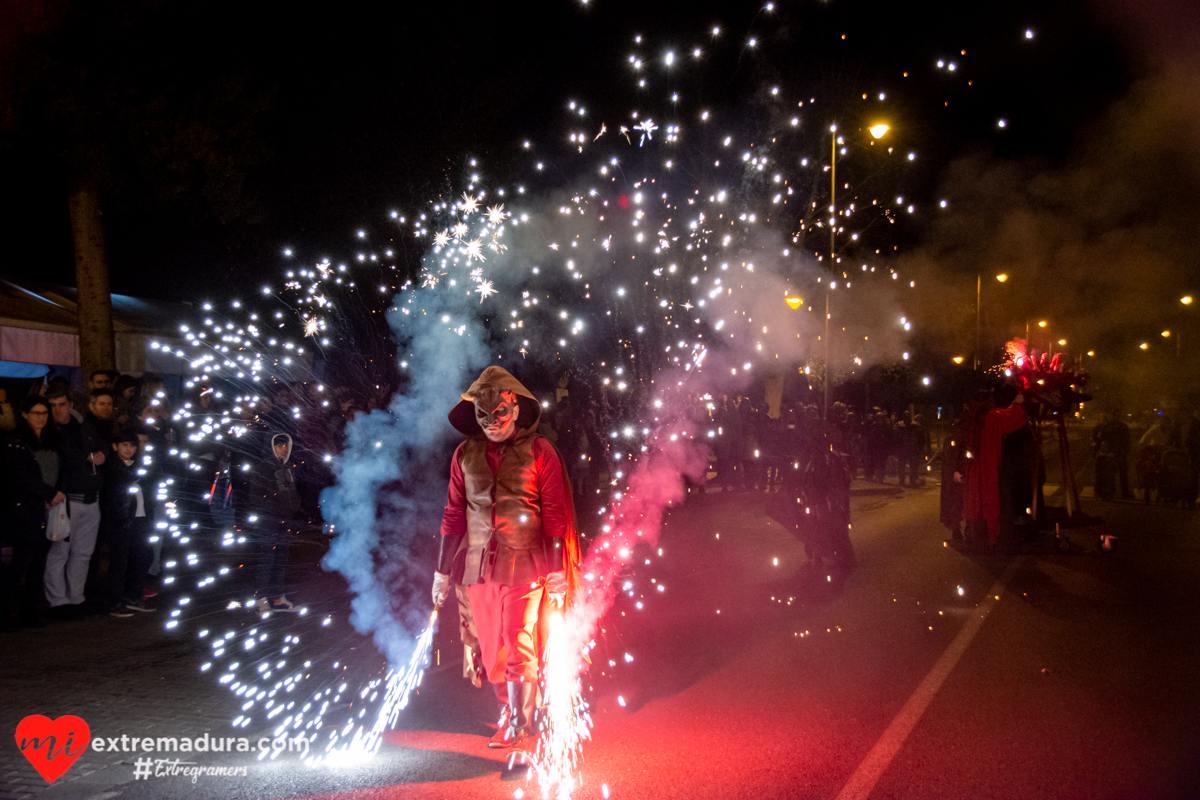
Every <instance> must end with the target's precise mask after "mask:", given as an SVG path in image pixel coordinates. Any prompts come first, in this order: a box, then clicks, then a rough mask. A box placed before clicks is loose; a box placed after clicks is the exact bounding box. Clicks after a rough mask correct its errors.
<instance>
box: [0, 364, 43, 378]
mask: <svg viewBox="0 0 1200 800" xmlns="http://www.w3.org/2000/svg"><path fill="white" fill-rule="evenodd" d="M49 371H50V367H48V366H46V365H45V364H23V363H21V362H20V361H0V378H41V377H43V376H44V375H45V374H46V373H47V372H49Z"/></svg>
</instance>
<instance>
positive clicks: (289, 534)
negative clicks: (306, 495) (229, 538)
mask: <svg viewBox="0 0 1200 800" xmlns="http://www.w3.org/2000/svg"><path fill="white" fill-rule="evenodd" d="M291 459H292V437H291V436H290V435H288V434H286V433H276V434H274V435H272V436H271V438H270V444H269V449H268V452H267V453H266V455H265V456H264V457H263V458H261V459H259V461H258V462H257V463H256V464H254V466H253V468H252V470H251V474H250V480H249V482H248V486H247V498H246V499H247V518H246V522H247V524H248V527H249V529H251V530H253V531H254V534H253V540H254V542H255V543H256V545H257V550H258V568H257V570H256V575H255V587H256V589H257V594H258V609H259V611H262V612H266V611H288V612H296V611H298V610H299V609H298V608H297V606H296V605H295V604H294V603H293V602H292V601H291V600H289V599H288V598H287V596H286V595H285V594H284V578H285V573H286V570H287V562H288V556H289V555H290V554H291V550H292V540H293V539H294V538H295V536H296V527H297V525H296V516H297V514H298V513H299V512H300V492H299V490H298V489H297V487H296V465H295V464H294V463H292V460H291Z"/></svg>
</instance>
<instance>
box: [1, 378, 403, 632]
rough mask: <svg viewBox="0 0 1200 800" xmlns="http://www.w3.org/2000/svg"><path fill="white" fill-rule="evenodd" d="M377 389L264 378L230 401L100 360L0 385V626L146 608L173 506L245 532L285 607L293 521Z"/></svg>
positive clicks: (258, 591)
mask: <svg viewBox="0 0 1200 800" xmlns="http://www.w3.org/2000/svg"><path fill="white" fill-rule="evenodd" d="M385 399H386V398H385ZM385 399H384V400H385ZM380 402H382V401H381V400H380V398H376V397H371V398H369V399H368V401H367V403H365V404H364V403H360V402H359V400H358V399H357V398H356V397H355V396H354V394H353V393H351V392H350V391H348V390H344V389H342V390H337V391H331V390H328V389H327V387H324V386H321V385H319V384H311V385H310V384H297V385H294V386H293V385H287V384H274V385H272V386H271V387H270V388H269V389H268V390H267V391H266V392H265V394H264V395H263V396H259V397H245V398H238V399H237V401H235V402H231V398H226V397H223V396H222V393H221V392H220V391H219V390H217V389H215V388H214V387H212V386H207V385H206V386H198V387H196V388H195V389H194V390H192V391H191V392H190V393H189V395H188V396H187V397H185V398H179V399H172V398H170V397H169V396H168V392H167V387H166V384H165V383H164V381H163V380H161V379H160V378H158V377H156V376H154V375H145V376H142V377H141V378H134V377H132V376H129V375H120V374H117V373H115V372H110V371H97V372H95V373H93V374H92V375H91V376H90V377H89V380H88V384H87V387H86V389H85V391H84V392H83V393H77V392H75V391H72V389H71V387H70V384H69V383H68V381H67V380H66V379H65V378H59V377H56V378H50V379H48V380H45V381H42V382H40V383H38V384H36V385H35V386H34V387H33V388H32V390H31V391H30V394H29V395H28V396H27V397H25V398H24V399H22V400H21V401H20V402H18V403H16V404H15V405H16V408H15V409H14V408H13V404H10V403H9V402H8V398H7V396H4V395H0V429H2V430H3V435H4V440H3V443H2V447H3V454H4V458H3V462H2V468H3V472H2V473H0V485H2V488H3V491H2V492H0V500H2V503H3V506H2V509H3V515H4V518H3V523H2V525H0V543H2V544H3V546H4V547H5V549H6V550H7V551H8V558H7V559H5V560H3V561H0V628H3V629H12V628H15V627H21V626H23V627H41V626H43V625H44V624H45V621H44V620H45V618H49V619H51V620H71V619H76V618H79V617H81V616H84V615H85V614H87V613H89V612H91V611H96V610H103V611H106V612H107V613H108V614H110V615H111V616H113V617H117V618H127V617H131V616H133V615H135V614H137V613H153V612H154V610H155V609H154V608H153V605H152V598H153V597H155V596H156V595H157V593H158V590H159V589H161V588H162V584H163V582H164V578H163V557H162V547H163V544H164V539H166V538H168V536H167V532H168V531H172V533H171V534H170V535H171V536H174V537H176V538H179V537H180V536H181V534H180V533H179V531H178V530H177V529H178V528H179V527H180V526H179V525H175V524H173V523H174V522H175V521H177V520H178V519H180V515H181V514H186V517H187V518H188V519H202V520H204V521H205V523H206V527H207V526H208V524H211V527H212V529H214V530H216V529H221V528H224V529H227V530H230V531H232V530H234V529H236V530H238V531H239V533H240V534H241V536H243V537H245V538H246V539H248V540H249V541H250V543H251V545H252V551H253V552H252V555H251V557H250V558H248V559H246V561H247V565H248V566H249V567H250V569H248V570H246V571H245V572H246V573H247V574H248V575H249V581H250V582H251V584H252V586H251V587H250V588H251V589H252V590H253V592H254V595H255V604H256V605H257V606H258V607H259V609H260V610H262V611H267V610H271V611H293V610H295V609H296V608H297V606H296V604H295V603H293V602H292V601H291V600H290V599H289V598H288V597H287V596H286V594H285V578H284V576H285V569H286V566H287V563H288V558H289V552H290V549H291V546H292V542H293V539H294V538H295V533H297V532H298V531H300V530H301V529H302V528H304V527H305V526H306V525H311V524H314V523H315V524H318V525H319V511H318V497H319V493H320V491H321V489H322V488H324V487H325V486H327V485H329V484H330V483H331V482H332V474H331V472H330V469H329V464H328V461H327V456H328V455H329V454H331V453H334V452H337V451H338V450H339V449H340V447H341V443H342V436H343V431H344V428H345V424H346V422H347V421H348V420H349V419H351V418H352V417H353V415H354V414H355V413H356V412H357V411H358V410H360V409H362V408H363V407H364V406H366V407H367V408H368V409H369V408H371V407H376V406H377V405H378V404H379V403H380ZM301 407H303V409H304V412H305V413H303V414H301V413H300V410H301ZM201 431H203V433H201ZM231 431H236V432H237V433H238V434H239V435H236V436H234V435H227V434H229V432H231ZM64 510H65V512H66V513H65V514H62V513H60V512H62V511H64ZM60 517H65V519H66V530H65V531H63V530H62V529H61V528H60V527H59V525H58V522H59V521H60V520H59V519H57V518H60ZM48 522H53V523H54V524H50V525H48ZM226 535H230V534H226ZM183 536H184V537H186V532H184V534H183ZM182 542H183V543H187V542H188V539H187V538H182ZM165 580H166V581H169V580H170V579H169V578H166V579H165Z"/></svg>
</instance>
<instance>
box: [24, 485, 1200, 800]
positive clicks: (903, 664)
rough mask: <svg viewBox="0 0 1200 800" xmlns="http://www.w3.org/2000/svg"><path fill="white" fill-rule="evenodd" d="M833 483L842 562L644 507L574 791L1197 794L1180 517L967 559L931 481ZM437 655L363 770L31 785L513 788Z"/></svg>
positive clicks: (705, 504) (147, 793)
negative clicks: (650, 513) (850, 568)
mask: <svg viewBox="0 0 1200 800" xmlns="http://www.w3.org/2000/svg"><path fill="white" fill-rule="evenodd" d="M856 486H858V487H859V490H858V491H856V494H857V496H856V497H855V498H854V501H853V505H854V529H853V539H854V541H855V544H856V547H857V551H858V555H859V565H858V568H857V569H856V570H855V571H854V572H853V573H851V574H849V575H848V576H839V575H834V574H831V575H828V576H827V575H824V574H813V573H812V572H811V570H808V569H806V567H805V559H804V555H803V552H802V549H801V547H800V546H799V544H798V543H797V542H796V541H795V540H794V539H792V538H790V537H789V536H788V535H787V534H785V533H784V532H783V531H782V530H781V529H780V528H778V527H777V526H775V525H774V524H773V523H771V522H769V521H768V520H767V519H766V518H765V516H763V514H762V505H763V500H762V498H760V497H758V496H750V495H732V496H725V497H722V496H721V495H720V494H716V495H709V496H707V497H706V498H704V499H702V500H701V501H699V502H698V503H696V504H693V505H690V506H688V507H686V508H683V509H679V510H676V511H674V512H673V513H672V514H671V515H670V518H669V520H668V522H667V525H666V527H665V529H664V532H663V535H662V539H661V542H660V546H661V547H662V548H663V556H662V557H661V558H659V557H657V555H656V554H652V555H653V556H654V557H653V558H651V564H650V565H648V566H643V567H642V568H641V569H640V570H639V574H637V575H635V576H634V578H633V579H634V582H635V585H636V587H637V588H636V590H635V596H634V597H623V598H622V599H621V600H620V601H619V603H618V605H617V606H615V607H614V609H613V611H612V612H611V613H610V615H609V618H608V621H607V622H606V625H605V628H606V633H605V635H604V636H603V637H601V640H600V646H599V648H598V650H597V658H596V659H595V664H594V666H593V669H592V672H591V673H590V674H589V675H588V676H587V678H586V679H585V684H586V685H587V686H588V687H589V695H590V700H591V703H592V708H593V719H594V722H595V727H594V731H593V741H592V742H591V743H589V744H588V745H587V746H586V750H585V763H584V766H583V780H584V785H583V787H582V789H580V790H579V791H578V792H577V793H576V795H575V796H576V797H579V798H593V797H602V796H604V793H605V792H607V794H608V796H611V797H614V798H647V797H655V798H658V797H681V798H683V797H686V798H705V797H712V798H725V797H747V798H750V797H753V798H764V797H788V798H844V799H845V800H851V798H865V797H872V798H887V797H895V798H924V797H929V798H947V797H953V798H957V797H962V798H989V797H996V798H1015V797H1022V798H1025V797H1028V798H1060V797H1061V798H1084V797H1086V798H1150V797H1153V798H1167V797H1180V798H1188V797H1198V796H1200V714H1197V711H1196V710H1197V708H1200V702H1198V701H1200V637H1198V636H1196V634H1195V622H1194V621H1195V620H1196V619H1197V612H1198V611H1200V608H1198V606H1200V603H1198V601H1197V597H1196V587H1197V586H1198V585H1200V545H1198V543H1197V536H1198V531H1197V525H1196V520H1197V519H1200V518H1198V517H1196V516H1194V514H1193V513H1191V512H1187V511H1184V510H1179V509H1167V508H1158V507H1149V508H1147V507H1144V506H1142V505H1140V504H1104V505H1101V504H1098V503H1096V502H1095V501H1090V500H1085V510H1087V511H1089V512H1091V513H1101V514H1103V515H1104V516H1105V517H1106V519H1107V521H1108V532H1110V533H1115V534H1117V535H1118V536H1119V539H1118V544H1117V549H1116V552H1114V553H1112V554H1107V555H1105V554H1100V553H1098V552H1095V549H1094V543H1093V542H1092V541H1091V537H1090V536H1087V535H1082V534H1081V535H1080V536H1078V537H1077V545H1076V549H1074V550H1073V551H1072V552H1069V553H1066V554H1060V553H1057V552H1055V551H1054V550H1053V549H1052V548H1051V547H1050V546H1049V544H1048V543H1046V542H1039V543H1033V544H1024V543H1013V545H1012V546H1011V547H1009V548H1007V549H1006V551H1005V552H999V553H992V552H971V551H964V550H960V549H956V548H954V547H950V546H948V545H947V544H946V542H945V541H944V536H945V531H944V529H942V528H941V527H940V526H939V525H938V524H937V522H936V519H937V500H938V498H937V492H936V488H931V489H928V490H923V491H917V492H907V493H902V494H899V493H897V492H896V491H895V487H891V488H889V489H887V490H876V489H873V488H872V487H870V486H869V485H867V484H856ZM776 560H777V563H776ZM650 578H653V579H654V580H655V581H657V582H658V583H661V584H662V585H663V586H664V587H665V590H664V591H662V592H657V591H654V590H653V587H655V586H657V583H655V584H651V583H649V580H650ZM643 595H645V596H644V597H643ZM997 596H998V597H999V600H996V599H995V598H996V597H997ZM637 602H642V603H643V609H642V610H638V609H637V608H636V605H635V604H636V603H637ZM718 612H719V613H718ZM447 627H450V626H447ZM437 645H438V647H439V649H440V651H441V653H440V661H441V666H439V667H435V668H434V669H432V670H431V671H430V672H429V674H428V675H427V677H426V680H425V683H424V685H423V687H422V691H421V694H420V696H419V697H416V698H415V699H414V701H413V704H412V706H411V707H410V709H408V710H407V711H406V712H405V713H404V715H403V716H402V718H401V722H400V728H401V730H397V731H393V732H389V733H388V735H387V737H386V742H385V744H384V746H383V748H382V750H381V752H380V754H379V756H378V757H377V758H376V759H374V760H373V761H371V762H370V763H368V764H365V765H361V766H357V767H346V768H341V769H337V770H333V769H323V770H318V771H313V770H309V769H308V768H306V767H303V766H300V765H298V764H296V763H295V762H294V761H290V760H288V759H287V758H282V759H280V761H278V762H276V763H274V764H270V765H260V764H253V765H252V766H251V767H250V769H249V771H248V775H247V776H246V777H245V778H237V779H233V778H201V779H199V781H198V782H197V783H196V784H195V785H193V784H191V783H190V782H189V781H187V780H186V779H180V778H159V779H151V780H148V781H132V780H131V779H130V778H131V772H127V771H123V770H122V769H121V767H120V766H119V765H118V766H116V767H109V768H108V770H104V772H107V773H109V776H110V777H109V778H107V779H103V780H101V779H94V780H91V781H85V780H78V781H74V782H71V783H60V784H58V785H56V786H55V787H53V788H52V789H50V790H49V791H46V792H44V793H43V796H45V797H47V798H50V797H91V798H104V800H110V799H112V800H116V799H117V798H120V799H121V800H125V799H126V798H128V799H129V800H132V799H133V798H161V797H184V796H186V797H210V796H211V797H221V798H240V797H246V798H263V797H272V798H292V797H297V798H298V797H323V798H325V797H327V798H339V799H340V798H346V800H350V799H351V798H354V799H355V800H358V799H359V798H364V799H365V798H393V797H395V798H420V797H453V798H457V799H460V800H465V799H467V798H476V797H478V798H507V797H512V796H513V795H514V792H515V791H516V790H517V789H518V788H522V789H523V791H524V793H525V794H526V796H530V795H531V793H533V792H536V788H535V787H532V786H529V785H527V784H524V783H522V782H519V781H518V782H512V781H507V782H506V781H501V780H500V777H499V767H500V758H501V757H500V756H499V754H498V753H496V752H494V751H488V750H487V749H486V748H485V746H484V742H485V737H486V735H488V734H489V733H490V731H489V730H488V728H487V726H486V723H487V722H488V721H490V717H491V715H492V709H493V705H492V701H490V699H489V698H488V697H486V696H485V693H484V692H482V691H476V690H474V689H472V688H471V687H470V686H469V685H468V684H467V683H466V682H465V681H463V680H462V679H461V678H460V677H458V671H457V663H456V659H455V657H454V654H455V653H456V652H457V645H456V643H455V641H454V633H453V630H452V629H449V630H443V631H442V632H441V633H440V634H439V637H438V640H437ZM626 653H628V654H629V655H630V656H632V659H633V660H632V662H627V661H626V660H625V658H624V655H625V654H626ZM610 661H612V662H614V664H615V666H610V665H609V662H610ZM203 690H205V687H199V688H197V689H196V690H195V691H203ZM208 691H211V689H208ZM622 701H623V703H624V705H622V704H621V703H622ZM229 763H237V762H236V759H234V760H231V761H230V762H229ZM126 770H131V767H126ZM98 774H99V773H98ZM121 778H123V781H124V782H120V783H118V782H116V781H117V780H119V779H121Z"/></svg>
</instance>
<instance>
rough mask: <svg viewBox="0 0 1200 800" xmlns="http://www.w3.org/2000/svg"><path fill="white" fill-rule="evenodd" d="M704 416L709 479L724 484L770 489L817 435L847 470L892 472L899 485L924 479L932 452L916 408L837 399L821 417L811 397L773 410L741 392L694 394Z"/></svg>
mask: <svg viewBox="0 0 1200 800" xmlns="http://www.w3.org/2000/svg"><path fill="white" fill-rule="evenodd" d="M699 402H702V403H703V409H704V411H703V413H704V415H705V418H702V419H705V421H706V422H707V424H708V431H707V438H708V441H709V443H710V446H711V449H712V453H713V456H714V462H715V463H714V468H715V470H716V479H715V484H716V485H718V486H720V487H721V488H722V489H723V490H725V491H763V492H768V493H769V492H775V491H778V490H779V488H780V486H781V476H782V474H783V472H782V470H783V469H784V468H785V467H786V466H787V465H789V464H795V463H798V462H800V461H806V460H807V458H808V457H809V456H810V455H811V453H812V452H813V450H814V449H815V447H816V445H817V444H818V443H820V444H822V445H829V446H830V447H831V448H832V451H833V452H835V453H839V454H841V455H842V456H843V457H844V459H845V461H846V466H847V468H848V469H849V471H850V475H851V477H858V476H859V474H860V473H861V475H862V477H863V478H865V479H867V480H873V481H879V482H883V481H884V480H885V479H886V478H887V477H888V476H891V475H895V476H896V477H897V478H898V480H899V484H900V485H901V486H903V485H905V484H906V483H907V484H909V485H911V486H913V487H916V486H918V485H920V483H921V482H922V481H923V477H922V476H923V474H924V472H925V464H926V462H927V461H928V459H929V456H930V455H931V452H932V451H931V448H930V437H929V432H928V431H927V429H926V428H925V423H924V419H923V417H922V416H921V415H920V414H912V413H911V412H908V411H905V412H903V413H902V414H900V415H897V414H895V413H886V412H884V411H881V410H880V409H878V408H873V409H871V413H869V414H865V415H864V414H858V413H856V412H855V411H853V410H850V409H848V408H847V407H846V406H845V405H844V404H843V403H834V404H833V405H832V406H831V407H830V413H829V419H828V420H823V419H822V418H821V412H820V409H819V408H818V407H817V406H815V405H805V404H803V403H796V404H794V405H790V406H789V405H787V404H782V405H781V406H780V413H779V416H777V417H771V416H770V415H769V414H768V413H767V408H766V406H765V405H764V404H755V403H754V402H753V401H751V400H750V399H749V398H747V397H723V398H721V399H720V400H719V401H699Z"/></svg>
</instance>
